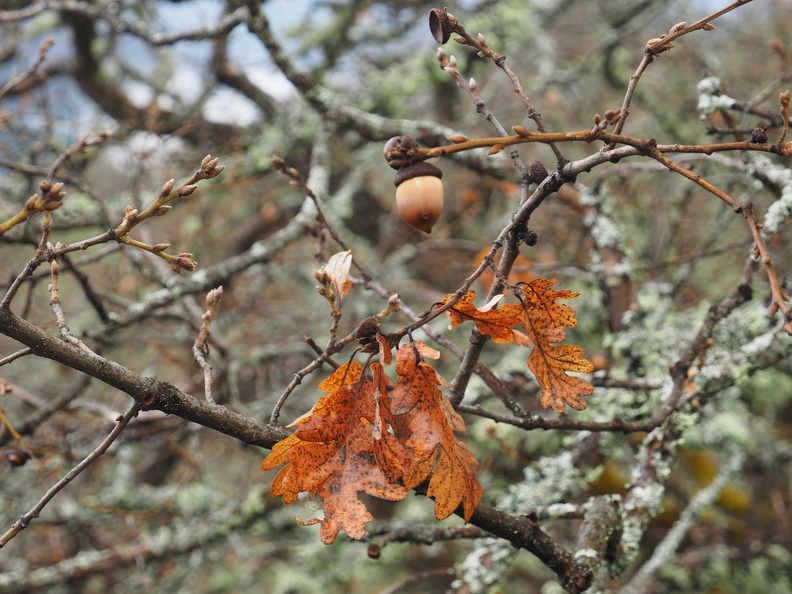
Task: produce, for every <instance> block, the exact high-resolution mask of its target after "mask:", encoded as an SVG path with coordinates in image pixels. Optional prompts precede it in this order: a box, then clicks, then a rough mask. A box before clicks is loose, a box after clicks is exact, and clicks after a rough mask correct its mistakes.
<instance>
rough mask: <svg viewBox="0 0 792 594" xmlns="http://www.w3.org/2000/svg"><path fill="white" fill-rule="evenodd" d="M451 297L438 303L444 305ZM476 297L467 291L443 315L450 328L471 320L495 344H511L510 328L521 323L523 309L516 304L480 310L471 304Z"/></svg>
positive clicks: (474, 293)
mask: <svg viewBox="0 0 792 594" xmlns="http://www.w3.org/2000/svg"><path fill="white" fill-rule="evenodd" d="M452 297H453V295H451V294H448V295H446V296H445V299H443V301H441V302H440V304H441V305H445V304H446V303H448V302H449V301H450V300H451V299H452ZM475 297H476V292H475V291H468V292H467V293H466V294H465V295H464V296H463V297H462V299H460V300H459V302H458V303H456V304H455V305H454V306H453V307H451V308H450V309H448V310H447V311H446V312H445V313H446V315H447V316H448V319H449V321H450V322H451V328H454V327H456V326H459V325H460V324H462V323H463V322H467V321H468V320H472V321H473V322H475V323H476V328H477V329H478V331H479V332H481V333H482V334H487V335H488V336H489V337H490V338H492V340H493V341H495V342H513V340H514V338H513V337H512V331H511V329H510V328H511V327H512V326H514V325H516V324H519V323H521V322H522V321H523V315H524V313H523V308H522V307H521V306H520V305H518V304H516V303H513V304H507V305H502V306H501V307H498V308H497V309H492V308H491V307H488V306H489V305H490V304H491V302H490V304H487V306H484V307H482V308H481V309H479V308H477V307H476V306H475V304H474V303H473V300H474V299H475Z"/></svg>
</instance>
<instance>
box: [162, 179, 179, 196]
mask: <svg viewBox="0 0 792 594" xmlns="http://www.w3.org/2000/svg"><path fill="white" fill-rule="evenodd" d="M175 181H176V180H173V179H169V180H168V181H166V182H165V184H164V185H163V186H162V189H161V190H160V193H159V195H160V196H161V197H163V198H164V197H165V196H167V195H168V194H170V193H171V192H172V191H173V184H174V182H175Z"/></svg>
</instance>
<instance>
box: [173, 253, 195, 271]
mask: <svg viewBox="0 0 792 594" xmlns="http://www.w3.org/2000/svg"><path fill="white" fill-rule="evenodd" d="M176 264H178V265H179V267H180V268H183V269H184V270H187V271H189V272H195V269H196V268H198V262H196V261H195V260H193V259H192V254H190V253H188V252H183V253H181V254H179V255H178V256H176Z"/></svg>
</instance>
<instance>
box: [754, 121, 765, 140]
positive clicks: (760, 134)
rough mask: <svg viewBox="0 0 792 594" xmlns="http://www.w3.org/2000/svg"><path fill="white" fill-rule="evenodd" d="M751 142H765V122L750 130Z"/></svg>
mask: <svg viewBox="0 0 792 594" xmlns="http://www.w3.org/2000/svg"><path fill="white" fill-rule="evenodd" d="M751 142H753V143H755V144H764V143H766V142H767V124H766V123H765V122H762V123H761V124H759V125H758V126H757V127H756V128H754V129H753V130H752V131H751Z"/></svg>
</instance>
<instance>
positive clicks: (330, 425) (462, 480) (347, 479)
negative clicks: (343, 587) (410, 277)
mask: <svg viewBox="0 0 792 594" xmlns="http://www.w3.org/2000/svg"><path fill="white" fill-rule="evenodd" d="M377 342H378V343H379V345H380V357H379V359H380V362H374V363H371V365H370V368H369V369H370V372H366V371H365V370H364V368H363V366H361V365H360V364H359V363H357V362H350V363H348V364H346V365H344V366H342V367H340V368H339V369H338V370H336V371H335V372H333V374H332V375H330V377H328V378H327V379H325V380H324V381H323V382H322V383H321V384H320V385H319V387H320V389H321V390H323V391H324V392H326V393H327V395H326V396H322V397H320V398H319V399H318V400H317V402H316V404H315V405H314V407H313V408H312V409H311V410H310V411H309V412H308V413H306V414H305V415H303V416H301V417H299V418H298V419H297V420H296V421H294V422H293V423H292V424H291V426H294V427H295V431H294V434H293V435H290V436H289V437H287V438H286V439H284V440H282V441H280V442H278V443H277V444H275V446H274V447H273V449H272V452H271V453H270V455H269V456H267V458H265V459H264V461H263V462H262V465H261V468H262V470H273V469H275V468H277V467H278V466H280V465H281V464H286V466H284V467H283V468H282V469H281V470H280V471H279V472H278V473H277V475H276V476H275V478H274V479H273V482H272V489H271V493H272V494H273V495H275V496H282V497H283V501H284V503H287V504H289V503H293V502H295V501H297V500H298V499H301V498H308V499H313V498H314V497H318V498H319V499H321V501H322V503H321V510H322V511H323V513H324V517H323V518H312V519H309V520H307V521H303V520H301V519H300V518H298V523H302V524H305V525H309V524H316V523H320V524H321V525H322V526H321V529H320V532H319V534H320V537H321V539H322V542H324V543H326V544H330V543H332V542H333V541H334V540H335V539H336V537H337V536H338V533H339V532H340V531H342V530H343V531H344V532H346V534H347V535H348V536H350V537H351V538H357V539H359V538H362V537H363V536H364V534H365V524H366V523H367V522H369V521H370V520H372V519H373V518H372V516H371V513H370V512H369V511H368V510H367V509H366V508H365V506H364V505H363V503H362V502H361V501H360V499H359V498H358V493H360V492H364V493H367V494H369V495H373V496H375V497H379V498H381V499H388V500H398V499H402V498H404V497H405V496H406V495H407V492H408V489H411V488H413V487H416V486H417V485H419V484H420V483H422V482H424V481H426V480H427V479H428V480H429V484H428V487H427V495H428V496H429V497H431V498H433V499H434V500H435V516H436V517H437V518H438V519H443V518H446V517H447V516H449V515H450V514H452V513H454V511H456V509H457V508H458V507H459V506H460V505H462V510H463V515H464V517H465V519H466V520H468V519H470V516H471V515H472V513H473V509H474V508H475V506H476V505H477V504H478V502H479V501H480V500H481V496H482V492H483V491H482V488H481V485H480V484H479V482H478V480H477V479H476V476H475V470H476V469H477V468H478V463H477V462H476V460H475V458H474V457H473V455H472V454H471V453H470V451H469V450H468V449H467V448H466V447H465V446H464V444H462V443H461V442H459V441H458V440H457V439H456V437H455V432H458V431H463V430H464V428H465V424H464V421H463V420H462V418H461V417H460V416H459V415H458V414H457V412H456V411H455V410H454V409H453V407H452V406H451V404H450V403H449V401H448V400H447V399H446V398H444V397H443V396H442V393H441V392H440V386H443V385H445V384H444V382H443V380H442V378H441V377H440V376H439V375H438V374H437V372H436V371H435V370H434V369H433V368H432V367H431V366H430V365H429V364H427V363H426V362H424V359H426V358H428V359H436V358H438V357H439V356H440V354H439V353H438V352H437V351H435V350H434V349H431V348H429V347H428V346H426V345H425V344H423V343H422V342H420V341H418V342H412V343H409V344H408V345H405V346H403V347H401V348H400V349H399V350H398V352H397V353H396V373H397V377H398V382H397V384H396V385H395V386H394V385H393V382H392V380H391V379H390V378H389V377H388V376H387V375H386V374H385V371H384V368H383V364H388V363H390V362H391V352H390V346H388V342H387V340H384V339H382V340H380V339H379V338H378V339H377Z"/></svg>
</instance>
